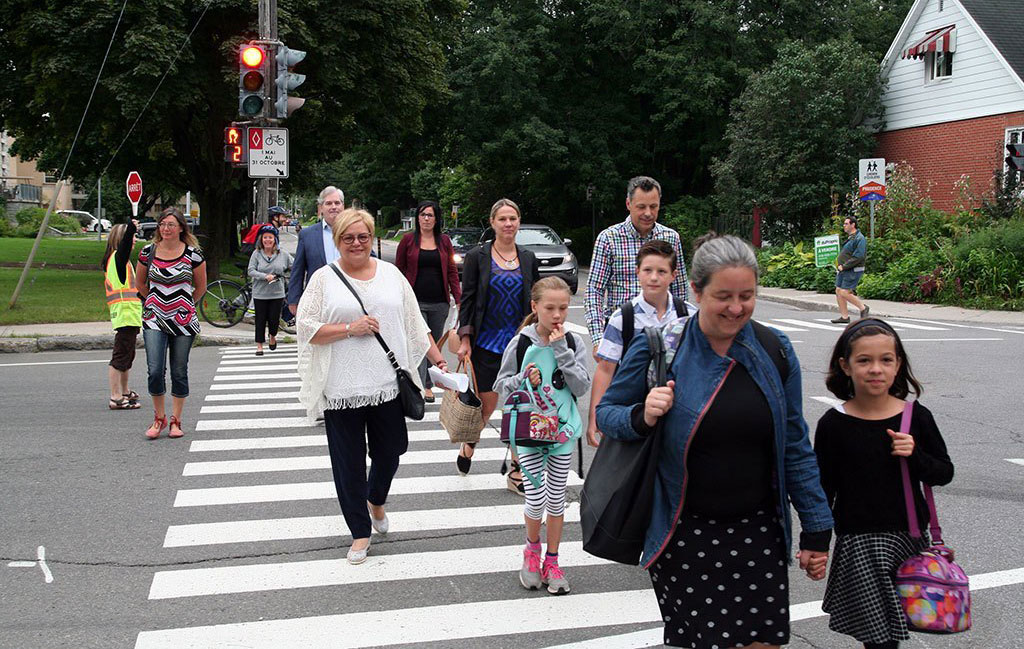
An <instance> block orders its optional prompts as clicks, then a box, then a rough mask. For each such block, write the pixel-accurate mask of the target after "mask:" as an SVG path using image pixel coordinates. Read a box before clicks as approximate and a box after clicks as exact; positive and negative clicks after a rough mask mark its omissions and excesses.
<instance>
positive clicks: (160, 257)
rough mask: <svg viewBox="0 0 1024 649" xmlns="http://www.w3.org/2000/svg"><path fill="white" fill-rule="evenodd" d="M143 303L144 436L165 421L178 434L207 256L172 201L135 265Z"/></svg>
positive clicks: (171, 434) (153, 433) (152, 435)
mask: <svg viewBox="0 0 1024 649" xmlns="http://www.w3.org/2000/svg"><path fill="white" fill-rule="evenodd" d="M135 275H136V278H137V281H138V288H139V295H141V296H142V297H143V298H144V299H145V303H144V304H143V306H142V339H143V342H144V343H145V345H146V365H147V367H148V370H149V394H150V396H151V397H152V398H153V424H152V425H151V426H150V427H149V429H148V430H147V431H146V437H148V438H149V439H156V438H157V437H160V431H162V430H163V429H164V426H168V432H167V436H168V437H182V436H183V435H184V434H185V432H184V431H183V430H182V428H181V413H182V411H183V410H184V409H185V398H186V397H188V355H189V351H191V349H192V343H193V342H195V339H196V336H198V335H199V318H197V317H196V304H197V303H198V301H199V300H201V299H203V294H204V293H206V259H205V258H204V257H203V253H202V251H201V250H200V249H199V242H198V241H196V238H195V236H193V234H192V233H191V232H190V231H189V229H188V222H187V221H186V220H185V216H184V215H183V214H182V213H181V210H179V209H178V208H176V207H168V208H167V209H165V210H164V211H163V212H160V218H159V219H158V220H157V228H156V232H155V233H154V234H153V243H151V244H150V245H148V246H146V247H145V248H143V249H142V250H141V251H140V252H139V262H138V264H136V266H135ZM168 356H170V365H171V403H172V414H171V420H170V424H169V425H168V422H167V416H166V413H165V410H164V407H165V406H164V395H165V393H166V392H167V385H166V383H165V381H166V378H165V370H166V367H167V358H168Z"/></svg>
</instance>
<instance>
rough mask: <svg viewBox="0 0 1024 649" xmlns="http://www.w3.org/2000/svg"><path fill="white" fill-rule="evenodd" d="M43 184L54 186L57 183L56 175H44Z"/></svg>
mask: <svg viewBox="0 0 1024 649" xmlns="http://www.w3.org/2000/svg"><path fill="white" fill-rule="evenodd" d="M43 182H44V183H46V184H47V185H53V184H56V182H57V175H56V174H43Z"/></svg>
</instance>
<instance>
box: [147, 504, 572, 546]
mask: <svg viewBox="0 0 1024 649" xmlns="http://www.w3.org/2000/svg"><path fill="white" fill-rule="evenodd" d="M388 519H389V520H390V522H391V528H392V529H393V530H395V531H396V532H397V531H398V530H401V531H402V532H425V531H430V530H451V529H455V528H458V529H467V528H477V527H507V526H521V525H522V524H523V506H522V504H516V505H493V506H489V507H453V508H449V509H421V510H413V511H402V512H388ZM579 520H580V506H579V503H574V502H573V503H566V505H565V522H566V523H578V522H579ZM335 537H345V538H349V534H348V530H347V529H346V527H345V519H344V518H342V517H341V514H335V515H332V516H301V517H296V518H264V519H255V520H243V521H223V522H218V523H187V524H184V525H171V526H170V527H168V528H167V534H166V535H165V536H164V547H165V548H179V547H184V546H193V545H220V544H225V543H255V542H260V541H284V540H290V539H313V538H335Z"/></svg>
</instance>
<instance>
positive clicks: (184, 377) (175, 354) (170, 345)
mask: <svg viewBox="0 0 1024 649" xmlns="http://www.w3.org/2000/svg"><path fill="white" fill-rule="evenodd" d="M195 338H196V337H195V336H169V335H167V334H166V333H164V332H163V331H158V330H156V329H143V330H142V341H143V342H144V343H145V345H146V366H147V367H148V369H149V394H150V395H152V396H154V397H159V396H162V395H164V394H165V393H166V392H167V380H166V367H167V352H168V350H170V356H171V396H172V397H180V398H182V399H184V398H185V397H187V396H188V353H189V351H190V350H191V349H192V343H193V342H194V341H195Z"/></svg>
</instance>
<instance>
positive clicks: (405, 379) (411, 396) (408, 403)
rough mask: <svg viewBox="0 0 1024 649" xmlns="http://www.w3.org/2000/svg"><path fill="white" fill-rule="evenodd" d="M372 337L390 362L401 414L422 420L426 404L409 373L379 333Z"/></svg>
mask: <svg viewBox="0 0 1024 649" xmlns="http://www.w3.org/2000/svg"><path fill="white" fill-rule="evenodd" d="M330 266H331V270H333V271H334V272H335V274H336V275H337V276H338V279H340V280H341V281H342V283H343V284H344V285H345V286H347V287H348V290H350V291H352V295H353V296H354V297H355V298H356V302H358V303H359V308H360V309H362V310H363V314H364V315H366V316H369V315H370V314H369V313H367V312H366V307H365V306H363V301H362V300H361V299H359V294H358V293H356V290H355V289H354V288H353V287H352V285H351V284H349V283H348V280H347V279H345V275H344V274H343V273H342V272H341V270H340V269H339V268H338V267H337V266H336V265H335V264H330ZM373 335H374V336H376V338H377V342H379V343H380V346H381V347H383V348H384V353H385V354H387V356H388V360H389V361H391V367H393V368H395V377H396V379H397V380H398V401H399V403H401V404H402V412H403V413H404V414H405V416H406V417H408V418H409V419H412V420H413V421H420V420H421V419H423V415H424V413H425V412H426V403H425V402H424V401H423V393H421V392H420V390H419V388H417V387H416V384H415V383H413V382H412V377H410V376H409V373H408V372H407V371H405V369H404V368H402V366H401V365H399V364H398V360H397V359H396V358H395V353H394V352H393V351H391V348H390V347H388V344H387V343H386V342H384V339H383V338H382V337H381V335H380V332H377V331H375V332H373Z"/></svg>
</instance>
